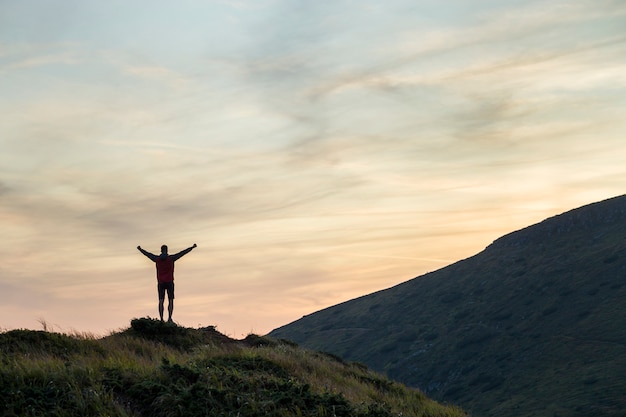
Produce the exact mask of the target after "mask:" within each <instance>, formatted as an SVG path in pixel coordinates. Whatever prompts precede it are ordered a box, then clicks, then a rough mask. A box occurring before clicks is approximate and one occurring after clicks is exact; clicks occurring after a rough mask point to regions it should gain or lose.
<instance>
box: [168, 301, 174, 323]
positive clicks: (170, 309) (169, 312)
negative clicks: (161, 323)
mask: <svg viewBox="0 0 626 417" xmlns="http://www.w3.org/2000/svg"><path fill="white" fill-rule="evenodd" d="M167 301H168V303H167V312H168V314H169V318H168V319H167V321H172V313H173V312H174V299H173V298H169V299H168V300H167Z"/></svg>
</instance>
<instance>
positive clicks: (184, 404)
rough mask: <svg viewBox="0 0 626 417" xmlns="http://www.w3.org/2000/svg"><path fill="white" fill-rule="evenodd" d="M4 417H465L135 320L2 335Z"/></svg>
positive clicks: (295, 353) (369, 383) (349, 369)
mask: <svg viewBox="0 0 626 417" xmlns="http://www.w3.org/2000/svg"><path fill="white" fill-rule="evenodd" d="M0 415H3V416H44V415H54V416H151V417H159V416H242V417H243V416H320V417H321V416H355V417H367V416H369V417H385V416H398V415H403V416H424V417H427V416H433V417H435V416H440V417H461V416H464V415H465V414H464V413H463V412H462V411H461V410H460V409H458V408H455V407H448V406H444V405H441V404H438V403H436V402H434V401H432V400H430V399H428V398H426V397H425V396H424V394H422V393H421V392H420V391H418V390H415V389H408V388H406V387H405V386H403V385H401V384H399V383H396V382H392V381H390V380H388V379H387V378H385V377H383V376H380V375H378V374H376V373H373V372H371V371H369V370H368V369H367V368H366V367H365V366H364V365H360V364H355V363H347V362H344V361H343V360H341V359H339V358H338V357H335V356H332V355H329V354H322V353H318V352H313V351H308V350H304V349H300V348H298V347H297V346H296V345H295V344H293V343H288V342H285V341H278V340H274V339H271V338H268V337H259V336H255V335H249V336H248V337H247V338H245V339H244V340H233V339H230V338H228V337H226V336H224V335H222V334H220V333H219V332H217V331H215V329H214V328H212V327H209V328H202V329H189V328H183V327H179V326H176V325H174V324H167V323H162V322H160V321H156V320H151V319H134V320H133V321H132V322H131V327H130V328H129V329H127V330H124V331H121V332H118V333H113V334H111V335H109V336H107V337H103V338H94V337H92V336H89V335H82V334H74V335H65V334H59V333H51V332H45V331H31V330H12V331H8V332H4V333H0Z"/></svg>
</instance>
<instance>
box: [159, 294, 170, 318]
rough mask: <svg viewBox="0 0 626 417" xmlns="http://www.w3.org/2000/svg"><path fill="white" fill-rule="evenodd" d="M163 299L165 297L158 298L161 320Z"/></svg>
mask: <svg viewBox="0 0 626 417" xmlns="http://www.w3.org/2000/svg"><path fill="white" fill-rule="evenodd" d="M164 301H165V298H159V316H160V317H161V321H163V302H164ZM170 315H171V314H170Z"/></svg>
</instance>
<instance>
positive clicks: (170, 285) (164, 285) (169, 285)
mask: <svg viewBox="0 0 626 417" xmlns="http://www.w3.org/2000/svg"><path fill="white" fill-rule="evenodd" d="M157 289H158V290H159V300H163V299H165V291H167V298H169V299H172V300H173V299H174V281H172V282H159V283H158V284H157Z"/></svg>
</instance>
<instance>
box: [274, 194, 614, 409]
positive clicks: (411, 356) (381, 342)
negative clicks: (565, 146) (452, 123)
mask: <svg viewBox="0 0 626 417" xmlns="http://www.w3.org/2000/svg"><path fill="white" fill-rule="evenodd" d="M625 238H626V196H620V197H616V198H612V199H609V200H606V201H602V202H599V203H595V204H590V205H588V206H584V207H581V208H579V209H576V210H572V211H569V212H567V213H564V214H561V215H559V216H555V217H552V218H549V219H547V220H545V221H543V222H541V223H538V224H536V225H534V226H530V227H527V228H525V229H522V230H520V231H517V232H514V233H510V234H508V235H506V236H503V237H502V238H500V239H497V240H496V241H494V242H493V243H492V244H491V245H489V247H487V248H486V249H485V250H484V251H483V252H481V253H479V254H477V255H475V256H473V257H470V258H468V259H465V260H462V261H459V262H457V263H455V264H452V265H450V266H448V267H446V268H443V269H441V270H438V271H435V272H432V273H429V274H426V275H424V276H421V277H417V278H415V279H412V280H410V281H407V282H405V283H402V284H399V285H397V286H395V287H392V288H389V289H387V290H383V291H379V292H376V293H373V294H370V295H367V296H364V297H360V298H357V299H354V300H351V301H347V302H345V303H342V304H339V305H336V306H333V307H330V308H327V309H324V310H322V311H319V312H317V313H314V314H311V315H308V316H306V317H303V318H302V319H300V320H297V321H295V322H293V323H291V324H288V325H286V326H283V327H281V328H279V329H276V330H274V331H273V332H271V333H270V335H271V336H273V337H280V338H286V339H290V340H293V341H296V342H298V343H299V344H301V345H303V346H306V347H310V348H313V349H316V350H321V351H327V352H331V353H333V354H336V355H339V356H341V357H343V358H345V359H347V360H356V361H359V362H363V363H365V364H367V365H368V366H370V367H372V368H373V369H375V370H377V371H380V372H384V373H386V374H387V375H389V376H390V377H391V378H392V379H396V380H398V381H401V382H403V383H406V384H408V385H411V386H415V387H419V388H421V389H422V390H424V391H425V392H426V393H427V394H429V395H432V396H434V397H435V398H437V399H440V400H445V401H450V402H452V403H454V404H459V405H461V406H462V407H464V408H465V409H467V410H468V411H469V412H470V414H472V415H475V416H480V417H488V416H507V417H520V416H528V417H531V416H532V417H537V416H550V417H553V416H580V417H587V416H618V415H619V416H623V415H624V410H626V396H625V395H624V393H625V392H626V304H625V300H626V245H625V244H624V239H625Z"/></svg>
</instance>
